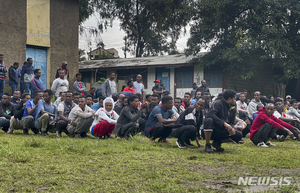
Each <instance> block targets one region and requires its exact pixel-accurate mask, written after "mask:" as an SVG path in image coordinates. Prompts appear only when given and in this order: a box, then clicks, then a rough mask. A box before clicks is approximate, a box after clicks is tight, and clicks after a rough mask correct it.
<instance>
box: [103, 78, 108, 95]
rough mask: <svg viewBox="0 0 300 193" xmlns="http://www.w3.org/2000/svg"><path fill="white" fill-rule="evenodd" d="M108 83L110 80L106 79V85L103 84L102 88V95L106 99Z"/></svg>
mask: <svg viewBox="0 0 300 193" xmlns="http://www.w3.org/2000/svg"><path fill="white" fill-rule="evenodd" d="M107 82H108V80H107V79H106V80H105V81H104V83H103V86H102V95H103V96H104V97H107V95H106V86H107Z"/></svg>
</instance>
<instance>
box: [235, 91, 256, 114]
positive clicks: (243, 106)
mask: <svg viewBox="0 0 300 193" xmlns="http://www.w3.org/2000/svg"><path fill="white" fill-rule="evenodd" d="M245 100H246V97H245V95H244V93H241V94H240V96H239V100H238V101H236V108H237V111H238V112H244V113H246V114H248V111H247V110H248V106H247V103H245ZM252 116H253V115H252Z"/></svg>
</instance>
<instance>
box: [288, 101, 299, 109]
mask: <svg viewBox="0 0 300 193" xmlns="http://www.w3.org/2000/svg"><path fill="white" fill-rule="evenodd" d="M290 104H291V106H292V107H293V108H294V109H298V106H299V103H298V101H296V100H291V102H290Z"/></svg>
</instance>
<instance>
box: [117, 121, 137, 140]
mask: <svg viewBox="0 0 300 193" xmlns="http://www.w3.org/2000/svg"><path fill="white" fill-rule="evenodd" d="M138 131H139V124H138V123H137V122H130V123H127V124H126V125H123V126H122V127H121V128H120V130H119V133H118V136H119V137H126V138H128V137H129V136H134V135H135V134H137V133H138Z"/></svg>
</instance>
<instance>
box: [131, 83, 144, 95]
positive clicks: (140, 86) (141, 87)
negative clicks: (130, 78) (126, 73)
mask: <svg viewBox="0 0 300 193" xmlns="http://www.w3.org/2000/svg"><path fill="white" fill-rule="evenodd" d="M133 88H134V90H135V93H140V94H142V92H143V91H144V85H143V83H141V82H140V83H138V82H137V81H135V82H133Z"/></svg>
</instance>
